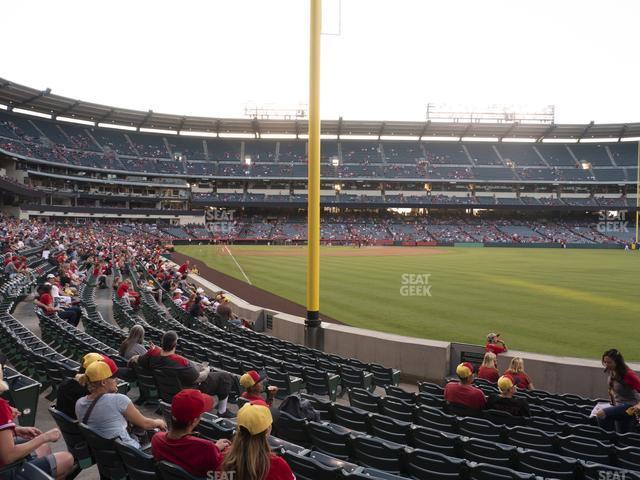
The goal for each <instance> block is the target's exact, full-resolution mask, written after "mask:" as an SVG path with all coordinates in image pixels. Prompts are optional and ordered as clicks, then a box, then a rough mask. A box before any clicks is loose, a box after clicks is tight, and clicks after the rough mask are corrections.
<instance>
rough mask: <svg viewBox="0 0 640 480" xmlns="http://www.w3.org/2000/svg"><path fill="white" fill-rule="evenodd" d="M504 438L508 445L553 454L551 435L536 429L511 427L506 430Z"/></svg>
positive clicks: (552, 436) (553, 437) (552, 438)
mask: <svg viewBox="0 0 640 480" xmlns="http://www.w3.org/2000/svg"><path fill="white" fill-rule="evenodd" d="M506 438H507V439H508V441H509V443H510V444H512V445H515V446H517V447H521V448H529V449H533V450H538V451H541V452H554V451H555V447H554V443H555V442H554V439H555V436H554V435H553V434H549V433H546V432H543V431H542V430H538V429H536V428H529V427H513V428H508V429H507V430H506Z"/></svg>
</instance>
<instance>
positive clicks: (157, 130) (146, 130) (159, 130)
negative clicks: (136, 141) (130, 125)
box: [140, 128, 178, 135]
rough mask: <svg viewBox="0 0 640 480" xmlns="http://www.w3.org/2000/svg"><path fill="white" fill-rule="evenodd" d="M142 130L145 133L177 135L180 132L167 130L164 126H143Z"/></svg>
mask: <svg viewBox="0 0 640 480" xmlns="http://www.w3.org/2000/svg"><path fill="white" fill-rule="evenodd" d="M140 131H141V132H143V133H164V134H165V135H177V134H178V132H177V131H175V130H167V129H164V128H141V129H140Z"/></svg>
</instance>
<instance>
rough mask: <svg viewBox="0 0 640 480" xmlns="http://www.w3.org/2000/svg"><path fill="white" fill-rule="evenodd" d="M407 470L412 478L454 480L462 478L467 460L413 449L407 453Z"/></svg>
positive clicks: (465, 470)
mask: <svg viewBox="0 0 640 480" xmlns="http://www.w3.org/2000/svg"><path fill="white" fill-rule="evenodd" d="M406 468H407V471H408V473H409V474H410V475H411V477H412V478H425V479H430V480H431V479H433V480H449V479H450V480H454V479H459V478H463V476H464V475H465V474H466V472H467V470H468V469H467V462H466V461H464V460H461V459H459V458H453V457H448V456H446V455H443V454H441V453H437V452H429V451H427V450H413V451H412V452H409V453H408V455H407V467H406Z"/></svg>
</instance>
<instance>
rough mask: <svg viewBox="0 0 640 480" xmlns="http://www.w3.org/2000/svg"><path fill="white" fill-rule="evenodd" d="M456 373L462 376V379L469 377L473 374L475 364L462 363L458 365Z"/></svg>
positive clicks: (459, 376)
mask: <svg viewBox="0 0 640 480" xmlns="http://www.w3.org/2000/svg"><path fill="white" fill-rule="evenodd" d="M456 375H458V378H460V380H464V379H465V378H469V377H470V376H471V375H473V365H471V364H470V363H469V362H464V363H461V364H460V365H458V366H457V367H456Z"/></svg>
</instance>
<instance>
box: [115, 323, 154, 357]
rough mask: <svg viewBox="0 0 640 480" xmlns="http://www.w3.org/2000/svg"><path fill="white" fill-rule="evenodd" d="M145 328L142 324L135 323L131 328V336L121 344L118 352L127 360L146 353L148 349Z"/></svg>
mask: <svg viewBox="0 0 640 480" xmlns="http://www.w3.org/2000/svg"><path fill="white" fill-rule="evenodd" d="M143 344H144V328H143V327H142V325H134V326H133V327H131V329H130V330H129V336H128V337H127V338H126V339H125V340H124V341H123V342H122V344H121V345H120V350H118V354H119V355H120V356H121V357H123V358H125V359H126V360H131V359H132V358H133V357H136V356H140V355H144V354H145V353H147V349H146V348H144V346H143Z"/></svg>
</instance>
